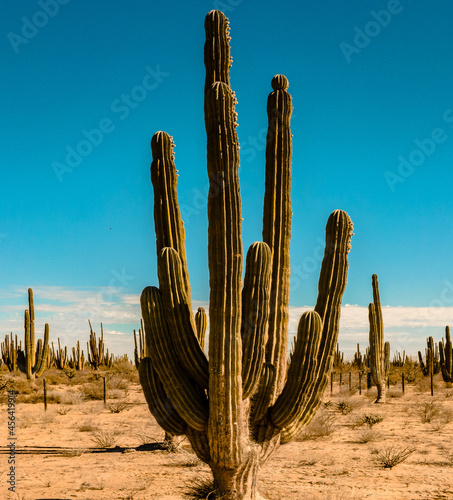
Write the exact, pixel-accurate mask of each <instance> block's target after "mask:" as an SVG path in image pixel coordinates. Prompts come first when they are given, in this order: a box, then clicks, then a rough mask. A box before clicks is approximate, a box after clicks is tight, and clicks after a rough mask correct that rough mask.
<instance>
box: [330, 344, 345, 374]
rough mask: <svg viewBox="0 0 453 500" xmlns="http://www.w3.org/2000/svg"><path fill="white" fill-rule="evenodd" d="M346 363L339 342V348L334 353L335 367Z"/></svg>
mask: <svg viewBox="0 0 453 500" xmlns="http://www.w3.org/2000/svg"><path fill="white" fill-rule="evenodd" d="M343 364H344V352H340V344H338V342H337V350H336V351H335V353H334V355H333V367H334V368H341V367H342V366H343Z"/></svg>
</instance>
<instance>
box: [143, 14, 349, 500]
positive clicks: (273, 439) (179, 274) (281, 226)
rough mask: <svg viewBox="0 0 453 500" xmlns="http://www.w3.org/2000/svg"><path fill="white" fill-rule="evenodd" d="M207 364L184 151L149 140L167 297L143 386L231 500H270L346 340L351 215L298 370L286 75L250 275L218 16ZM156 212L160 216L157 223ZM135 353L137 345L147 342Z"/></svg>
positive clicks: (155, 310)
mask: <svg viewBox="0 0 453 500" xmlns="http://www.w3.org/2000/svg"><path fill="white" fill-rule="evenodd" d="M205 29H206V43H205V52H204V58H205V66H206V79H205V103H204V111H205V128H206V135H207V171H208V178H209V196H208V221H209V224H208V266H209V285H210V298H209V326H210V333H209V348H208V349H209V356H208V358H206V357H205V356H204V353H203V349H204V337H205V333H206V325H207V315H206V313H205V312H204V310H200V309H199V310H198V312H197V313H196V315H195V316H193V312H192V309H191V303H190V292H189V291H190V286H189V281H188V272H187V263H186V257H185V255H186V254H185V249H184V231H183V222H182V220H181V216H180V212H179V206H178V201H177V193H176V173H175V172H176V166H175V164H174V159H173V143H172V140H171V137H170V136H169V135H168V134H166V133H165V132H157V134H155V135H154V136H153V139H152V141H151V150H152V155H153V161H152V165H151V178H152V184H153V189H154V210H155V213H154V222H155V228H156V239H157V254H158V278H159V288H156V287H146V288H145V289H144V290H143V292H142V295H141V299H140V302H141V309H142V317H143V322H144V327H145V342H144V343H145V353H146V356H145V357H141V359H140V363H139V376H140V382H141V384H142V387H143V391H144V394H145V397H146V400H147V403H148V406H149V409H150V411H151V413H152V414H153V415H154V417H155V418H156V420H157V422H158V423H159V424H160V425H161V426H162V428H163V429H164V430H165V431H166V432H169V433H172V434H186V436H187V437H188V439H189V441H190V443H191V445H192V448H193V450H194V451H195V453H196V454H197V456H198V457H199V458H200V459H201V460H203V461H204V462H206V463H207V464H208V465H209V466H210V468H211V470H212V472H213V476H214V488H215V489H216V492H217V493H218V494H220V495H223V496H225V497H228V498H230V499H232V500H258V499H260V498H262V497H261V496H260V495H259V493H258V491H257V476H258V471H259V468H260V466H261V464H262V463H263V462H264V461H265V460H266V459H267V458H268V457H269V456H270V454H271V453H272V451H273V450H275V448H276V447H277V446H278V445H279V443H280V442H287V441H290V440H291V439H293V438H294V437H295V436H297V434H298V433H299V432H300V431H301V429H302V427H303V426H304V425H306V424H307V423H308V422H309V421H310V420H311V418H312V417H313V415H314V413H315V412H316V409H317V408H318V406H319V404H320V402H321V398H322V395H323V392H324V389H325V387H326V384H327V380H328V374H329V371H330V369H331V367H332V363H333V360H334V353H335V346H336V344H337V341H338V329H339V318H340V311H341V300H342V296H343V293H344V291H345V287H346V280H347V270H348V253H349V249H350V240H351V236H352V222H351V220H350V218H349V216H348V215H347V214H346V213H345V212H343V211H341V210H335V211H334V212H333V213H332V214H331V215H330V217H329V219H328V221H327V225H326V248H325V253H324V258H323V262H322V266H321V274H320V278H319V284H318V299H317V302H316V306H315V310H314V311H310V312H307V313H305V314H304V315H303V316H302V318H301V320H300V322H299V328H298V333H297V337H296V340H295V347H294V351H293V354H292V361H291V363H290V365H289V368H288V367H287V345H288V304H289V277H290V261H289V249H290V230H291V197H290V189H291V154H292V144H291V130H290V117H291V113H292V101H291V96H290V94H289V93H288V90H287V89H288V80H287V79H286V77H284V76H283V75H277V76H275V77H274V78H273V80H272V89H273V91H272V92H271V94H270V95H269V98H268V102H267V111H268V133H267V147H266V174H265V178H266V185H265V197H264V198H265V199H264V209H263V214H264V215H263V241H262V242H256V243H254V244H252V245H251V246H250V248H249V249H248V252H247V257H246V262H245V277H244V281H243V279H242V265H243V248H242V236H241V223H242V214H241V197H240V186H239V173H238V170H239V141H238V137H237V133H236V127H237V121H236V111H235V104H236V98H235V95H234V93H233V91H232V90H231V88H230V78H229V68H230V65H231V56H230V47H229V39H230V38H229V27H228V21H227V19H226V17H225V16H224V15H223V14H222V13H221V12H219V11H212V12H210V13H209V14H208V15H207V16H206V21H205ZM156 212H157V213H156ZM135 345H136V349H137V351H138V350H139V342H138V343H137V341H136V343H135Z"/></svg>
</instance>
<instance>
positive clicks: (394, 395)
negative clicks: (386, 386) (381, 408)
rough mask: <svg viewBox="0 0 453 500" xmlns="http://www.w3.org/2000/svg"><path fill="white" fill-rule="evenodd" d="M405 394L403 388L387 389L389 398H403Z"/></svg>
mask: <svg viewBox="0 0 453 500" xmlns="http://www.w3.org/2000/svg"><path fill="white" fill-rule="evenodd" d="M402 396H403V391H402V390H399V391H398V390H395V389H390V390H389V391H387V397H388V398H392V399H395V398H401V397H402Z"/></svg>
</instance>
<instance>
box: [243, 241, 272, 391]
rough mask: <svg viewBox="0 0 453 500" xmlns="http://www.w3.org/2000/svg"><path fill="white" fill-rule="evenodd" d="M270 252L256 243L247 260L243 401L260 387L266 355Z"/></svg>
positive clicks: (263, 244)
mask: <svg viewBox="0 0 453 500" xmlns="http://www.w3.org/2000/svg"><path fill="white" fill-rule="evenodd" d="M270 274H271V251H270V248H269V246H268V245H266V243H263V242H255V243H253V244H252V245H251V246H250V248H249V250H248V252H247V257H246V266H245V278H244V288H243V289H242V324H241V338H242V397H243V398H244V399H245V398H248V397H250V396H251V395H252V394H253V393H254V392H255V391H256V390H257V389H258V385H259V383H260V376H261V370H262V366H263V361H264V355H265V341H266V335H267V320H268V318H269V292H270Z"/></svg>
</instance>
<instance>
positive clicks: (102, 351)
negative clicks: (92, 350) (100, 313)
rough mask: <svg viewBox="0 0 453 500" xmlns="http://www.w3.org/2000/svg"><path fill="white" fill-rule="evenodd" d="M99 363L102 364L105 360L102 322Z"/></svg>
mask: <svg viewBox="0 0 453 500" xmlns="http://www.w3.org/2000/svg"><path fill="white" fill-rule="evenodd" d="M98 353H99V364H100V365H102V363H103V362H104V327H103V326H102V323H101V338H100V339H99V349H98Z"/></svg>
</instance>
